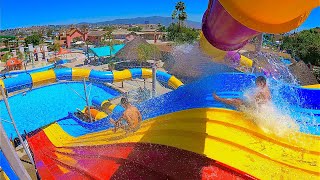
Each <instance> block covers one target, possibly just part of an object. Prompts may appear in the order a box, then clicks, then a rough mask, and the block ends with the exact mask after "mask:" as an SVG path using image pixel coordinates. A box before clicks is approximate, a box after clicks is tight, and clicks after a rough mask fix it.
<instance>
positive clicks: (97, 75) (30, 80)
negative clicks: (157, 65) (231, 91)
mask: <svg viewBox="0 0 320 180" xmlns="http://www.w3.org/2000/svg"><path fill="white" fill-rule="evenodd" d="M151 77H152V70H151V69H146V68H133V69H126V70H123V71H96V70H90V69H83V68H62V69H54V70H53V69H51V70H48V71H42V72H36V73H32V74H20V75H18V76H15V77H13V78H6V79H2V80H1V79H0V85H2V87H4V89H5V90H6V92H7V93H11V92H14V91H18V90H22V89H31V88H34V87H38V86H43V85H46V84H51V83H55V82H58V81H83V79H85V80H90V81H92V82H98V83H113V82H121V81H124V80H131V79H135V78H151ZM156 78H157V80H158V81H160V82H161V83H163V84H166V85H168V86H169V87H171V88H173V89H176V88H178V87H180V86H182V85H183V84H182V82H181V81H180V80H178V79H177V78H176V77H175V76H172V75H170V74H167V73H165V72H162V71H157V72H156Z"/></svg>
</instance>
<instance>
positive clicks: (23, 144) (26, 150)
mask: <svg viewBox="0 0 320 180" xmlns="http://www.w3.org/2000/svg"><path fill="white" fill-rule="evenodd" d="M0 89H1V93H2V94H4V89H3V87H2V86H0ZM3 100H4V103H5V105H6V107H7V110H8V114H9V117H10V119H11V122H12V125H13V127H14V129H15V131H16V133H17V135H18V138H19V140H20V142H21V144H22V146H23V149H24V150H25V152H26V154H27V155H28V157H29V159H30V161H31V163H32V164H33V165H35V164H34V161H33V158H32V156H31V153H30V151H29V148H28V147H27V146H26V144H25V143H24V141H23V139H22V137H21V134H20V133H19V130H18V128H17V126H16V123H15V121H14V118H13V116H12V114H11V110H10V106H9V102H8V99H7V97H6V96H3Z"/></svg>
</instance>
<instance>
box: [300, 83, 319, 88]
mask: <svg viewBox="0 0 320 180" xmlns="http://www.w3.org/2000/svg"><path fill="white" fill-rule="evenodd" d="M302 87H304V88H311V89H320V84H313V85H306V86H302Z"/></svg>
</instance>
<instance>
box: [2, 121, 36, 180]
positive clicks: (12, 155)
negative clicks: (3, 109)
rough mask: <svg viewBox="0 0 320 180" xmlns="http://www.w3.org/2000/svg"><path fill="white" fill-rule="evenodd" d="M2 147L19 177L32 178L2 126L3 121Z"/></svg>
mask: <svg viewBox="0 0 320 180" xmlns="http://www.w3.org/2000/svg"><path fill="white" fill-rule="evenodd" d="M0 147H1V150H2V152H3V154H4V156H5V157H6V159H7V160H8V162H9V164H10V166H11V168H12V169H13V171H14V172H15V174H16V175H17V176H18V177H19V179H28V180H29V179H30V180H31V178H30V175H29V174H28V172H27V170H26V169H25V168H24V166H23V164H22V162H21V160H20V159H19V157H18V155H17V153H16V152H15V149H14V148H13V146H12V145H11V142H10V141H9V139H8V136H7V134H6V132H5V131H4V129H3V127H2V123H1V121H0Z"/></svg>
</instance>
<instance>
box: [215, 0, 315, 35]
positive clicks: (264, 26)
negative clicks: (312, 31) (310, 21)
mask: <svg viewBox="0 0 320 180" xmlns="http://www.w3.org/2000/svg"><path fill="white" fill-rule="evenodd" d="M219 1H220V3H221V4H222V6H223V7H224V8H225V9H226V10H227V12H228V13H229V14H230V15H231V16H232V17H233V18H235V19H236V20H237V21H239V22H240V23H241V24H243V25H245V26H247V27H249V28H251V29H253V30H256V31H259V32H268V33H283V32H288V31H290V30H292V29H295V28H297V27H299V26H300V25H301V24H302V23H303V22H304V21H305V20H306V19H307V17H308V15H309V13H310V11H311V10H312V9H313V8H316V7H317V6H319V4H320V1H319V0H260V1H256V0H241V1H239V0H219Z"/></svg>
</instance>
